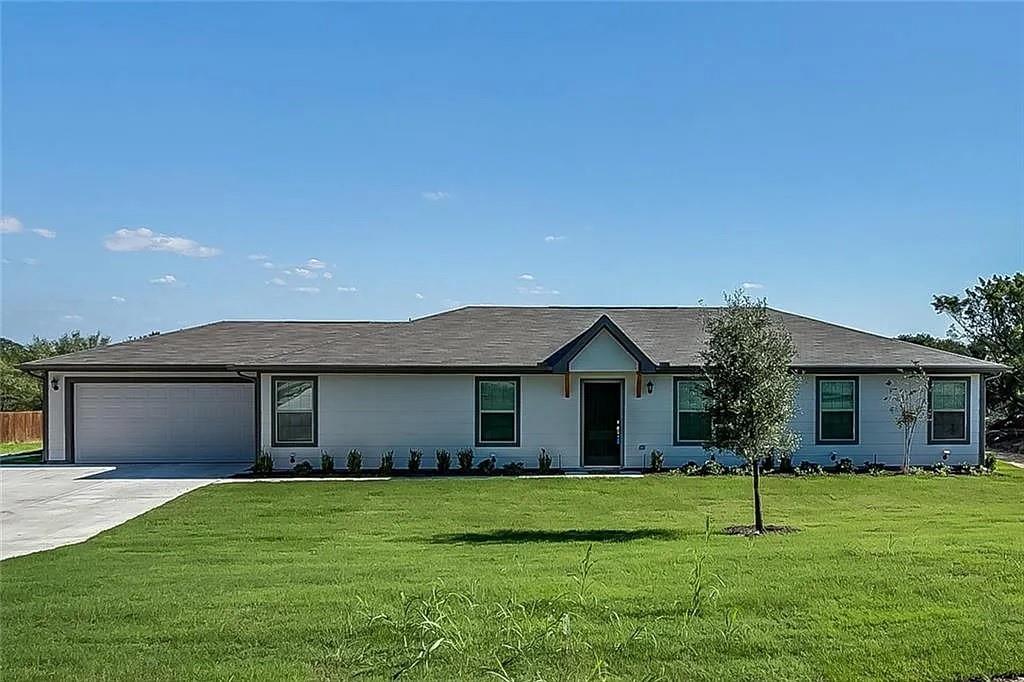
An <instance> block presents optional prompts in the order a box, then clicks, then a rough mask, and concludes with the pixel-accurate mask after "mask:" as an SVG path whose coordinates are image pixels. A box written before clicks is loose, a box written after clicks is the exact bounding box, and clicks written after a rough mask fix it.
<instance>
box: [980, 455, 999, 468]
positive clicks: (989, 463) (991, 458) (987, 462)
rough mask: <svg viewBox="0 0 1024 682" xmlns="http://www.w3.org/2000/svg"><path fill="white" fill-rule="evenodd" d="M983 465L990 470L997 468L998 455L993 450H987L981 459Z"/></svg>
mask: <svg viewBox="0 0 1024 682" xmlns="http://www.w3.org/2000/svg"><path fill="white" fill-rule="evenodd" d="M981 465H982V466H983V467H985V468H986V469H988V470H989V471H995V470H996V455H995V453H993V452H986V453H985V456H984V457H983V458H982V460H981Z"/></svg>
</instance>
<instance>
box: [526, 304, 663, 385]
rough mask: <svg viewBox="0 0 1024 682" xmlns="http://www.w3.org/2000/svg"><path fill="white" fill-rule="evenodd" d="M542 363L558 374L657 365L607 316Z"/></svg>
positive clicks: (651, 368)
mask: <svg viewBox="0 0 1024 682" xmlns="http://www.w3.org/2000/svg"><path fill="white" fill-rule="evenodd" d="M542 364H544V365H546V366H548V367H550V368H551V369H552V371H554V372H558V373H567V372H570V371H572V372H622V371H626V372H653V371H655V368H656V366H657V365H656V363H655V362H654V361H653V360H651V358H650V357H648V355H647V354H646V353H644V351H643V350H641V349H640V347H639V346H637V345H636V343H634V342H633V340H632V339H630V338H629V336H627V335H626V333H625V332H623V331H622V329H621V328H619V326H618V325H617V324H615V322H613V321H612V319H611V318H610V317H608V316H607V315H602V316H601V317H600V318H598V320H597V321H596V322H594V324H593V325H591V326H590V327H589V328H588V329H587V330H586V331H584V332H583V333H582V334H580V335H579V336H577V337H576V338H574V339H573V340H572V341H570V342H569V343H567V344H565V345H564V346H562V347H561V348H559V349H558V350H557V351H555V352H554V353H553V354H552V355H551V356H550V357H548V358H547V360H545V361H544V362H543V363H542Z"/></svg>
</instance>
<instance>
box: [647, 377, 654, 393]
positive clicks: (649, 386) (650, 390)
mask: <svg viewBox="0 0 1024 682" xmlns="http://www.w3.org/2000/svg"><path fill="white" fill-rule="evenodd" d="M652 393H654V382H653V381H651V380H650V379H648V380H647V395H650V394H652Z"/></svg>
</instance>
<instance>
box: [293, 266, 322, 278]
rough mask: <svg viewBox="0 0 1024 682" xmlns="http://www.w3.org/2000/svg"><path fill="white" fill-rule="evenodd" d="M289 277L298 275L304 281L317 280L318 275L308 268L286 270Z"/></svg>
mask: <svg viewBox="0 0 1024 682" xmlns="http://www.w3.org/2000/svg"><path fill="white" fill-rule="evenodd" d="M285 272H286V273H288V274H289V275H298V276H299V277H301V278H303V279H315V278H316V273H315V272H313V271H312V270H310V269H308V268H294V269H292V270H285Z"/></svg>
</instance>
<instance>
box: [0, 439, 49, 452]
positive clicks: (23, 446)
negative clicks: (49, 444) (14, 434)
mask: <svg viewBox="0 0 1024 682" xmlns="http://www.w3.org/2000/svg"><path fill="white" fill-rule="evenodd" d="M42 449H43V442H42V441H39V440H30V441H27V442H24V443H0V455H21V454H25V453H28V452H36V451H38V450H42Z"/></svg>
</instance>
